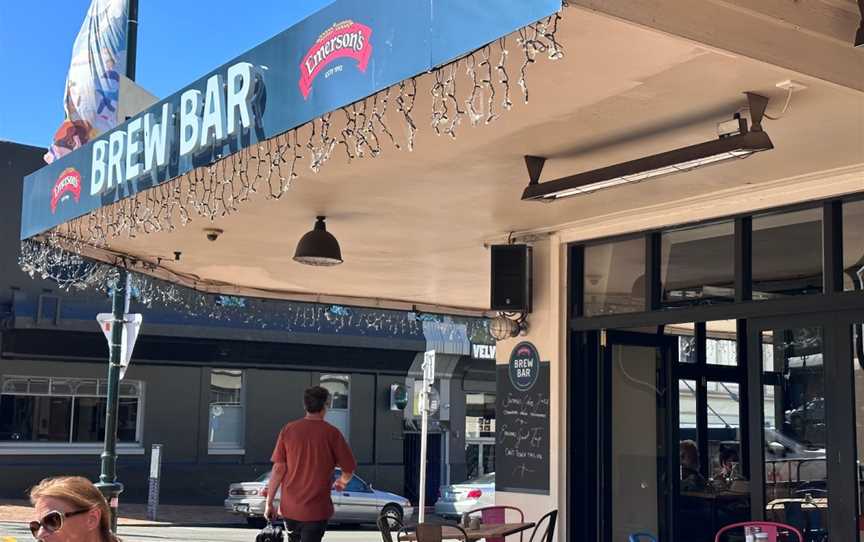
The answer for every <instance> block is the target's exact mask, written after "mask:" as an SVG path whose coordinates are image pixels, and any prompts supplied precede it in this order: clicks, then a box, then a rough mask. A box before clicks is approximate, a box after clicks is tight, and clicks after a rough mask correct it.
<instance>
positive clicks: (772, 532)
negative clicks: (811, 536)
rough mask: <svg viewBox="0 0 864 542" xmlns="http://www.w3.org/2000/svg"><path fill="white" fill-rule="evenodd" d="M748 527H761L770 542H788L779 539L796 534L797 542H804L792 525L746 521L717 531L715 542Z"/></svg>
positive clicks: (799, 532)
mask: <svg viewBox="0 0 864 542" xmlns="http://www.w3.org/2000/svg"><path fill="white" fill-rule="evenodd" d="M746 527H759V528H760V529H761V530H762V531H763V532H766V533H768V542H786V540H787V539H782V540H781V539H779V538H777V537H778V535H780V534H787V535H788V534H794V535H795V536H797V537H798V541H797V542H804V536H803V535H802V534H801V531H799V530H798V529H796V528H795V527H793V526H791V525H786V524H785V523H777V522H774V521H744V522H741V523H733V524H731V525H727V526H725V527H723V528H722V529H720V530H719V531H717V536H715V537H714V542H720V536H721V535H723V533H725V532H728V531H731V530H733V529H744V528H746ZM784 531H785V532H784Z"/></svg>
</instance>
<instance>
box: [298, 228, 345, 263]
mask: <svg viewBox="0 0 864 542" xmlns="http://www.w3.org/2000/svg"><path fill="white" fill-rule="evenodd" d="M325 219H326V217H323V216H318V217H316V218H315V228H314V229H313V230H312V231H310V232H309V233H307V234H306V235H304V236H303V237H302V238H300V242H299V243H297V250H296V251H295V252H294V261H297V262H300V263H302V264H306V265H317V266H333V265H339V264H340V263H342V251H341V250H340V249H339V241H337V240H336V238H335V237H333V235H332V234H330V232H328V231H327V226H326V224H324V220H325Z"/></svg>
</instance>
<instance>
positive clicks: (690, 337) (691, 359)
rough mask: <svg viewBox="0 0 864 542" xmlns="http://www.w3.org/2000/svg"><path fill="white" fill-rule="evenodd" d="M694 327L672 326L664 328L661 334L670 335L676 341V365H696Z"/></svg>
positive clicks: (686, 325) (691, 325)
mask: <svg viewBox="0 0 864 542" xmlns="http://www.w3.org/2000/svg"><path fill="white" fill-rule="evenodd" d="M693 329H694V325H693V324H692V323H689V324H673V325H668V326H664V328H663V332H664V333H665V334H666V335H672V336H674V337H675V338H676V340H677V341H678V363H694V364H695V363H696V336H695V335H694V331H693Z"/></svg>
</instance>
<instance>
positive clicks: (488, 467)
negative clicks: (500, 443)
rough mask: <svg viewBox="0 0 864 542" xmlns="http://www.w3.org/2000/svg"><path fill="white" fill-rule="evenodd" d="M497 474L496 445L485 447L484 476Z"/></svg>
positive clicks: (485, 445) (486, 445)
mask: <svg viewBox="0 0 864 542" xmlns="http://www.w3.org/2000/svg"><path fill="white" fill-rule="evenodd" d="M493 472H495V445H494V444H484V445H483V474H489V473H493Z"/></svg>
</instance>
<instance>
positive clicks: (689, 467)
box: [679, 440, 706, 492]
mask: <svg viewBox="0 0 864 542" xmlns="http://www.w3.org/2000/svg"><path fill="white" fill-rule="evenodd" d="M679 453H680V455H679V457H680V460H681V491H682V492H695V491H704V490H705V486H706V484H705V478H704V477H703V476H702V474H701V473H700V472H699V448H697V447H696V443H695V442H693V441H692V440H682V441H681V443H680V445H679Z"/></svg>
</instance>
